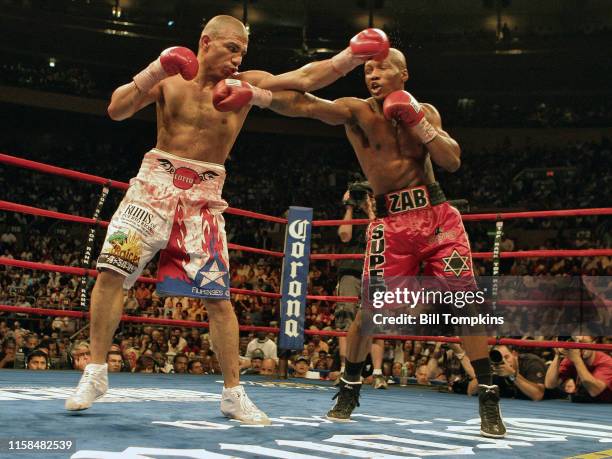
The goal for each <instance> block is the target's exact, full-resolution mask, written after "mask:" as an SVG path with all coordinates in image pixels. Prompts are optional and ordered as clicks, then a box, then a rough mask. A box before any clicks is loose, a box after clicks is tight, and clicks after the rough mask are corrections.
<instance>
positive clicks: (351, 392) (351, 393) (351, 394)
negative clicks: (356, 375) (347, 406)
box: [332, 386, 360, 406]
mask: <svg viewBox="0 0 612 459" xmlns="http://www.w3.org/2000/svg"><path fill="white" fill-rule="evenodd" d="M343 392H344V396H343V397H342V399H343V400H346V401H347V402H349V403H352V404H354V405H355V406H360V405H359V395H358V394H357V391H356V390H355V389H348V388H347V387H346V386H345V387H343V388H342V389H340V391H338V392H336V395H334V396H333V397H332V400H336V399H337V398H339V397H340V395H341V394H342V393H343ZM338 401H340V399H338Z"/></svg>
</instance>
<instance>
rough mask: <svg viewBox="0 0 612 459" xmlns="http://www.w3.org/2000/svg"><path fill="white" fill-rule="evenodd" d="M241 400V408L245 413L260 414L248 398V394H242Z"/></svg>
mask: <svg viewBox="0 0 612 459" xmlns="http://www.w3.org/2000/svg"><path fill="white" fill-rule="evenodd" d="M239 398H240V408H242V410H243V411H244V412H245V413H254V412H259V409H258V408H257V407H256V406H255V404H254V403H253V402H252V401H251V399H250V398H249V397H247V395H246V394H241V395H240V397H239Z"/></svg>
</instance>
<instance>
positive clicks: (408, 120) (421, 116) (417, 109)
mask: <svg viewBox="0 0 612 459" xmlns="http://www.w3.org/2000/svg"><path fill="white" fill-rule="evenodd" d="M383 113H384V115H385V118H386V119H388V120H397V121H399V122H401V123H402V124H404V125H405V126H407V127H409V128H412V129H413V130H414V131H415V132H416V134H417V135H418V136H419V139H420V140H421V142H423V143H429V142H431V141H432V140H433V139H435V138H436V136H437V135H438V131H437V130H436V128H434V127H433V126H432V125H431V124H430V123H429V121H427V118H425V112H424V111H423V108H422V107H421V104H419V103H418V102H417V100H416V99H415V98H414V97H412V95H411V94H410V93H409V92H407V91H394V92H392V93H391V94H389V95H388V96H387V97H386V98H385V102H384V103H383Z"/></svg>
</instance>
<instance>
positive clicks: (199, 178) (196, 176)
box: [97, 148, 229, 299]
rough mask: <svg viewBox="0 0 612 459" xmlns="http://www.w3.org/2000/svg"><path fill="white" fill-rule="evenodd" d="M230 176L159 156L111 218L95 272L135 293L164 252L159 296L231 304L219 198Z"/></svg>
mask: <svg viewBox="0 0 612 459" xmlns="http://www.w3.org/2000/svg"><path fill="white" fill-rule="evenodd" d="M224 181H225V168H224V167H223V166H222V165H220V164H213V163H206V162H202V161H195V160H191V159H185V158H181V157H179V156H175V155H172V154H170V153H166V152H164V151H161V150H158V149H156V148H154V149H153V150H151V151H150V152H149V153H147V154H146V155H145V156H144V159H143V161H142V165H141V167H140V171H139V172H138V175H137V176H136V177H135V178H133V179H132V180H130V187H129V189H128V191H127V193H126V195H125V197H124V198H123V201H121V204H120V205H119V208H118V209H117V211H116V212H115V214H114V215H113V218H112V220H111V222H110V225H109V227H108V231H107V234H106V238H105V241H104V246H103V247H102V252H101V253H100V256H99V258H98V264H97V268H98V269H102V268H103V269H110V270H113V271H115V272H118V273H120V274H123V275H124V276H126V278H125V282H124V287H125V288H130V287H131V286H132V285H134V282H135V281H136V279H137V277H138V276H139V275H140V274H141V273H142V270H143V269H144V268H145V266H146V265H147V263H148V262H149V261H151V259H152V258H153V257H154V256H155V254H156V253H157V252H158V251H160V250H161V256H160V261H159V270H158V280H159V283H158V284H157V292H158V293H159V294H160V295H168V296H170V295H174V296H179V295H180V296H190V297H196V298H221V299H228V298H229V257H228V253H227V240H226V235H225V221H224V219H223V211H224V210H225V209H226V208H227V202H226V201H224V200H223V198H222V197H221V192H222V190H223V183H224Z"/></svg>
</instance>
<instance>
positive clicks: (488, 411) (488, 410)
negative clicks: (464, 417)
mask: <svg viewBox="0 0 612 459" xmlns="http://www.w3.org/2000/svg"><path fill="white" fill-rule="evenodd" d="M487 392H489V391H487ZM493 395H494V394H493ZM483 408H484V415H485V418H486V419H487V420H488V421H497V420H498V419H499V405H498V404H497V402H496V401H494V400H490V399H489V400H485V401H484V407H483Z"/></svg>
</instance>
